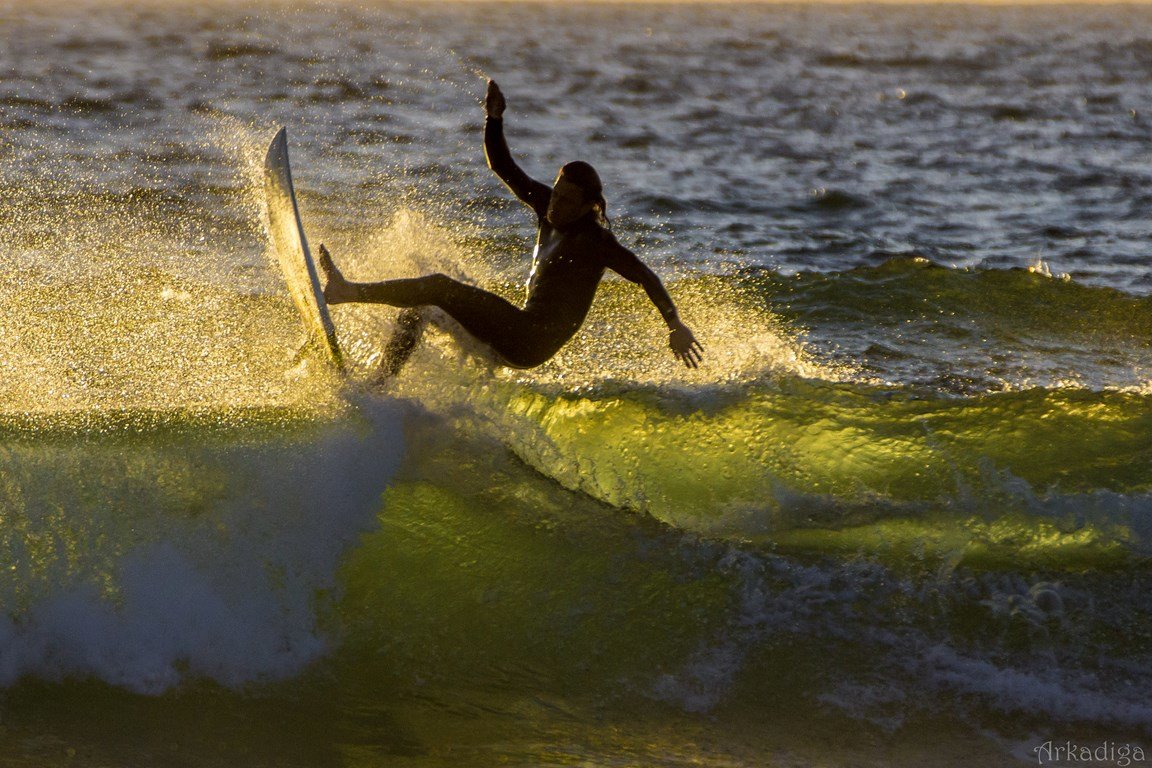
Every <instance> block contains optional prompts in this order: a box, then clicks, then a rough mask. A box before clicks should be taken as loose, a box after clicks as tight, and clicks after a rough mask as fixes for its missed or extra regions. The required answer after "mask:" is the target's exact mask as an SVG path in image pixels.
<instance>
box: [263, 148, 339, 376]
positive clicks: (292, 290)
mask: <svg viewBox="0 0 1152 768" xmlns="http://www.w3.org/2000/svg"><path fill="white" fill-rule="evenodd" d="M264 195H265V199H266V200H267V211H268V222H267V223H268V234H269V237H270V239H271V241H272V246H273V250H275V251H276V260H277V262H278V263H279V265H280V271H281V272H282V273H283V274H284V280H285V282H286V283H287V285H288V293H289V294H290V295H291V296H292V303H293V304H295V305H296V310H297V312H298V313H299V314H300V319H301V320H302V321H303V322H304V327H305V330H306V331H307V333H308V339H309V341H310V342H312V343H314V344H315V346H316V347H317V348H319V349H320V351H321V352H322V353H323V355H324V357H325V359H326V360H327V361H328V362H330V363H331V364H332V365H334V366H336V367H337V368H339V369H341V370H343V367H344V358H343V355H342V354H341V352H340V344H339V342H338V340H337V338H336V326H335V325H334V324H333V323H332V316H331V314H330V313H329V312H328V304H327V302H325V301H324V291H323V289H322V288H321V285H320V273H319V270H318V269H317V267H316V262H315V260H313V258H312V252H311V250H310V249H309V248H308V237H307V236H306V235H305V234H304V224H303V222H302V221H301V220H300V207H299V205H298V204H297V202H296V190H295V187H294V186H293V184H292V166H291V164H290V163H289V160H288V129H287V128H281V129H280V130H279V131H277V132H276V136H275V137H274V138H273V139H272V143H271V144H270V145H269V146H268V154H267V155H266V156H265V158H264Z"/></svg>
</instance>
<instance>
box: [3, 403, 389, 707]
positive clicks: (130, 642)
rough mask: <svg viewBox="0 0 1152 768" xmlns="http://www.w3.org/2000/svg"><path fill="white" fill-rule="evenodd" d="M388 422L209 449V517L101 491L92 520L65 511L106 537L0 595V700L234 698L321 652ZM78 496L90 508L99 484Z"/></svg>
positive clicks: (366, 408)
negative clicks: (65, 695) (9, 691)
mask: <svg viewBox="0 0 1152 768" xmlns="http://www.w3.org/2000/svg"><path fill="white" fill-rule="evenodd" d="M400 419H401V416H400V413H399V411H398V409H397V408H396V407H395V406H393V405H389V404H387V403H382V402H362V403H360V407H359V409H358V415H357V417H354V418H352V419H350V420H344V421H341V422H339V423H337V424H333V425H329V426H327V427H324V428H322V429H321V430H320V431H319V433H317V434H314V435H310V436H308V437H307V439H304V440H301V439H300V437H299V435H297V436H296V439H288V440H287V441H281V442H275V441H268V443H267V444H266V445H261V446H257V447H256V448H251V447H248V448H245V449H244V450H241V451H239V452H237V451H235V450H232V449H227V448H225V449H221V450H223V451H224V455H223V456H219V457H217V458H218V460H219V461H220V462H221V464H222V465H223V466H224V467H225V474H224V475H223V477H224V481H225V485H223V486H219V485H218V486H217V488H216V497H215V498H214V499H211V500H210V503H209V504H208V505H207V507H206V508H199V507H197V508H188V507H186V506H183V507H182V506H181V505H180V504H178V503H174V504H172V505H169V506H159V507H154V508H152V509H148V510H140V509H131V508H128V507H129V505H130V503H131V500H132V494H125V493H123V492H120V491H119V490H116V489H115V488H113V489H112V490H111V491H110V493H109V495H108V498H107V499H103V500H102V499H99V498H97V501H96V504H95V506H94V507H90V508H78V509H71V510H68V509H65V510H64V513H65V515H67V514H74V515H77V516H84V515H88V516H91V515H93V514H96V515H100V514H103V515H105V516H106V522H105V523H100V522H96V523H95V524H93V522H92V521H88V522H89V525H90V526H92V527H93V528H95V529H101V530H104V531H106V532H107V533H108V534H109V536H107V537H103V538H97V540H94V541H91V542H90V550H89V551H87V552H85V553H82V554H80V555H79V557H81V558H83V559H87V562H84V563H71V564H70V565H69V567H62V566H61V565H60V564H59V563H58V564H57V565H56V566H55V567H52V568H46V569H39V570H36V569H33V572H34V573H35V574H37V579H36V581H35V582H34V583H32V584H15V583H11V582H10V583H8V584H7V585H6V587H7V589H6V590H5V591H6V592H7V593H8V598H9V599H8V600H6V602H8V603H9V604H10V606H11V605H12V604H13V603H19V604H20V606H19V607H18V608H15V609H13V608H11V607H10V610H9V612H8V614H7V615H5V616H3V617H0V685H4V686H8V685H11V684H12V683H14V682H15V681H17V680H19V679H20V678H22V677H24V676H29V675H31V676H36V677H42V678H47V679H61V678H67V677H94V678H98V679H101V680H104V681H106V682H108V683H111V684H114V685H118V686H123V687H125V688H128V689H131V690H134V691H139V692H142V693H158V692H161V691H164V690H166V689H168V688H170V687H172V686H174V685H176V684H178V683H180V682H181V681H182V680H185V679H186V678H188V677H189V676H191V677H206V678H210V679H212V680H215V681H218V682H220V683H222V684H224V685H227V686H239V685H243V684H245V683H248V682H251V681H256V680H266V679H277V678H284V677H288V676H292V675H294V674H296V673H298V672H299V671H300V670H301V669H303V668H304V667H305V666H306V665H307V664H308V663H309V662H311V661H313V660H314V659H316V658H318V657H319V656H321V655H322V654H323V653H324V652H325V650H326V649H327V648H328V647H329V637H328V633H327V631H326V629H325V627H324V626H323V622H322V620H321V618H320V617H321V615H322V612H323V606H324V605H325V600H326V599H328V600H330V599H331V598H332V595H333V594H334V591H335V590H336V588H337V582H336V574H337V569H338V567H339V564H340V561H341V557H342V555H343V553H344V552H345V551H346V549H347V548H348V547H349V545H351V544H352V543H354V542H355V541H356V539H357V537H358V536H359V535H360V534H361V533H362V532H363V531H365V530H366V529H368V528H370V527H371V526H372V525H373V524H374V523H375V521H376V519H377V512H378V510H379V505H380V493H381V492H382V490H383V489H384V488H385V486H386V485H387V483H388V481H389V479H390V478H391V477H392V475H393V473H394V471H395V469H396V467H397V465H398V461H399V458H400V454H401V440H400ZM230 450H231V452H229V451H230ZM80 453H83V452H82V451H81V452H80ZM77 461H80V463H81V464H83V458H82V457H81V458H80V459H77ZM100 468H101V467H100V466H98V467H97V469H100ZM220 470H221V467H220V466H216V467H207V468H206V471H208V472H209V473H212V472H219V471H220ZM33 477H34V476H33ZM90 482H91V491H93V492H94V493H95V494H97V496H98V495H99V494H100V493H101V482H102V479H101V477H99V476H96V477H92V478H91V480H90ZM107 482H108V483H109V485H114V483H113V482H112V481H111V479H108V480H107ZM23 491H24V493H25V494H26V495H30V494H49V495H51V494H52V492H53V491H52V489H51V488H48V489H40V490H37V489H35V488H32V487H28V488H24V489H23ZM68 495H69V494H68V493H67V492H64V493H62V494H61V496H62V497H67V496H68ZM156 498H157V497H152V498H150V502H152V503H154V502H155V500H156ZM175 498H176V499H182V498H185V497H182V496H180V495H179V494H177V495H176V497H175ZM105 501H106V502H107V507H106V508H104V509H99V507H101V505H102V503H103V502H105ZM204 501H205V499H204V497H203V496H202V495H198V496H196V502H197V504H201V503H203V502H204ZM50 504H51V500H49V506H50ZM120 515H127V516H130V517H132V518H133V520H134V522H133V524H132V525H131V526H129V527H128V530H130V531H131V534H130V535H131V536H132V539H131V540H130V541H114V540H111V539H114V538H115V535H113V534H117V535H120V536H123V535H124V528H123V527H121V526H118V525H117V520H116V518H117V517H118V516H120ZM35 522H36V523H37V524H38V525H40V526H50V525H52V523H51V522H50V521H49V520H48V519H40V520H37V521H35ZM105 561H107V562H109V563H110V564H109V565H108V567H106V568H101V567H100V563H101V562H105ZM24 565H25V566H27V565H28V564H24ZM25 570H27V568H26V569H25ZM21 594H23V595H25V596H23V597H18V596H19V595H21ZM326 595H327V596H328V597H325V596H326Z"/></svg>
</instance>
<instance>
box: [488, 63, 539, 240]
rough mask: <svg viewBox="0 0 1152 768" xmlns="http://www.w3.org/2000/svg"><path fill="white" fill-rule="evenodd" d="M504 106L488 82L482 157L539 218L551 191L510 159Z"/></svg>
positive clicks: (498, 89) (493, 84) (500, 96)
mask: <svg viewBox="0 0 1152 768" xmlns="http://www.w3.org/2000/svg"><path fill="white" fill-rule="evenodd" d="M505 106H506V103H505V101H504V94H503V93H501V91H500V86H498V85H496V81H494V80H489V81H488V93H487V95H486V96H485V98H484V109H485V111H486V112H487V113H488V119H487V120H485V121H484V157H485V158H486V159H487V160H488V167H489V168H491V169H492V170H493V171H494V172H495V173H496V175H497V176H499V177H500V180H501V181H503V182H504V184H505V185H506V186H507V187H508V189H510V190H512V194H514V195H516V197H518V198H520V200H522V201H523V202H524V203H526V204H527V205H528V206H529V207H530V208H531V209H532V210H534V211H535V212H536V215H537V216H539V217H541V218H542V217H543V216H544V214H545V213H547V211H548V199H549V198H550V197H551V196H552V190H551V189H550V188H549V187H548V186H547V185H546V184H542V183H540V182H539V181H536V180H535V179H533V178H532V177H531V176H529V175H528V174H526V173H524V171H523V170H522V169H521V168H520V166H518V165H516V161H515V160H513V159H512V153H511V152H510V151H509V149H508V142H507V141H506V140H505V139H504V109H505Z"/></svg>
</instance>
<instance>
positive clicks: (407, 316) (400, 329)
mask: <svg viewBox="0 0 1152 768" xmlns="http://www.w3.org/2000/svg"><path fill="white" fill-rule="evenodd" d="M423 334H424V318H423V317H422V316H421V315H420V311H419V310H416V309H412V308H408V309H402V310H400V314H399V315H398V316H397V317H396V330H395V331H393V332H392V338H391V339H389V340H388V346H387V347H385V348H384V361H383V363H381V365H380V375H381V376H382V377H384V378H389V377H392V376H395V375H396V374H398V373H400V369H401V368H403V367H404V363H406V362H408V358H409V357H411V356H412V352H413V350H415V349H416V344H417V343H418V342H419V341H420V337H421V336H422V335H423Z"/></svg>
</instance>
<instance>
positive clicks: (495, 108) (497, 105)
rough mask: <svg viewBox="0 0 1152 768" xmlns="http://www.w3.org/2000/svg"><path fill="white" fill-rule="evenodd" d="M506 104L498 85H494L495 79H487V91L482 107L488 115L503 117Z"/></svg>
mask: <svg viewBox="0 0 1152 768" xmlns="http://www.w3.org/2000/svg"><path fill="white" fill-rule="evenodd" d="M507 106H508V104H507V102H505V100H504V94H503V93H501V91H500V86H498V85H496V81H495V80H489V81H488V93H487V94H485V96H484V109H485V110H486V111H487V112H488V117H504V109H505V108H506V107H507Z"/></svg>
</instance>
